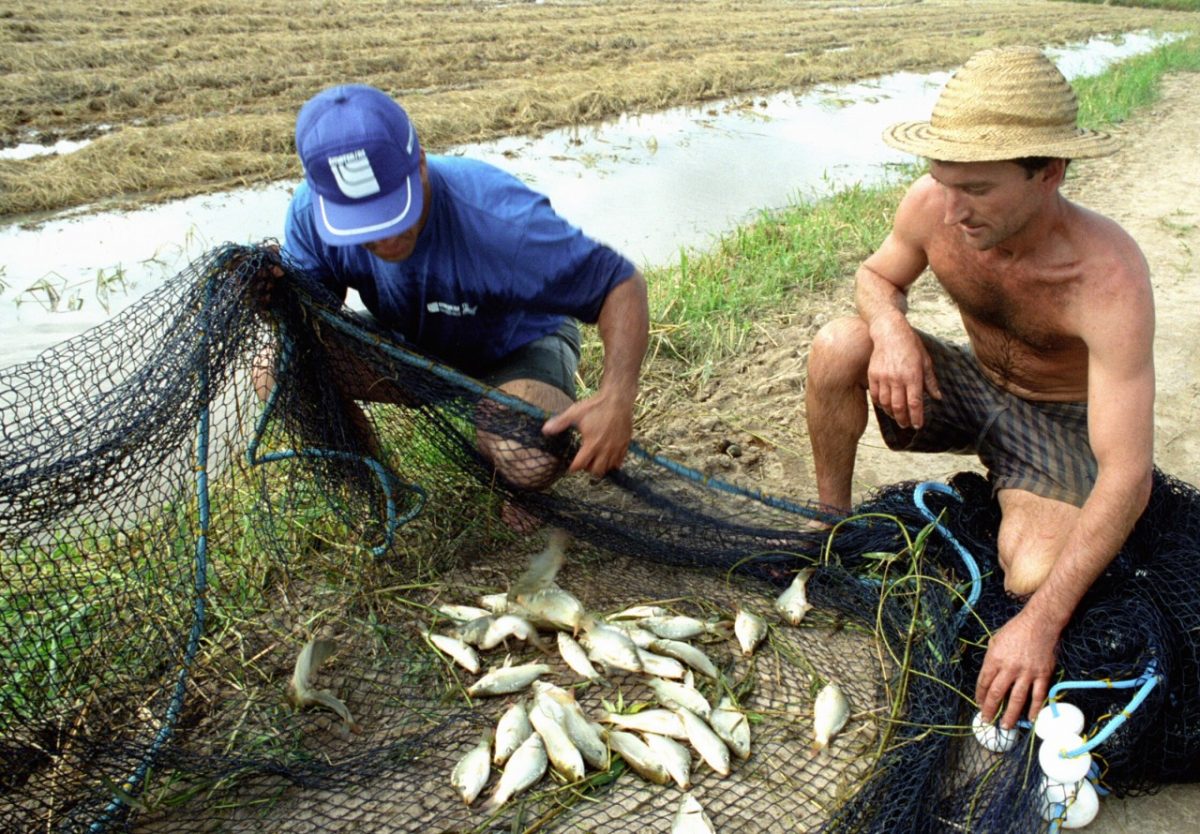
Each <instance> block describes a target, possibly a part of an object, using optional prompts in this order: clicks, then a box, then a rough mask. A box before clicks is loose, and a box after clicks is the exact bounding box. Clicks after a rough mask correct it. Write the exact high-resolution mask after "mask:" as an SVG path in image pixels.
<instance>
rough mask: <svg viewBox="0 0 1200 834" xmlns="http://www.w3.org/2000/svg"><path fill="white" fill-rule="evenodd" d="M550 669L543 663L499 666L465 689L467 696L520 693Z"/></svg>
mask: <svg viewBox="0 0 1200 834" xmlns="http://www.w3.org/2000/svg"><path fill="white" fill-rule="evenodd" d="M549 672H550V667H549V666H547V665H546V664H544V663H525V664H522V665H520V666H501V667H499V668H497V669H492V670H491V671H490V672H488V673H487V674H486V675H484V676H483V677H482V678H480V679H479V680H477V681H475V683H473V684H471V685H470V686H469V687H467V694H468V695H508V694H509V693H512V692H520V691H521V690H522V689H524V688H525V687H527V686H529V684H531V683H533V682H534V681H535V680H537V679H538V678H540V677H541V676H542V675H546V674H549Z"/></svg>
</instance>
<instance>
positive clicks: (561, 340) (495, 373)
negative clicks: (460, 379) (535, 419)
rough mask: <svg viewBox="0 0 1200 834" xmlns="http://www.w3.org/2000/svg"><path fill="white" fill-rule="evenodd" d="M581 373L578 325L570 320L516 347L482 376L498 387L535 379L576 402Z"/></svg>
mask: <svg viewBox="0 0 1200 834" xmlns="http://www.w3.org/2000/svg"><path fill="white" fill-rule="evenodd" d="M577 370H579V324H578V323H577V322H576V321H575V319H571V318H568V319H566V320H565V321H564V322H563V323H562V325H561V326H560V327H559V328H558V330H556V331H555V332H553V333H551V334H550V335H548V336H543V337H542V338H540V339H535V340H534V341H532V342H530V343H529V344H527V345H525V346H524V347H520V348H517V349H516V350H514V351H513V352H512V353H510V354H508V356H505V357H504V358H503V359H501V360H500V361H499V362H498V363H497V364H496V365H495V366H493V367H492V368H489V369H488V370H487V371H486V372H485V373H483V374H482V375H481V376H480V381H482V382H486V383H487V384H488V385H491V386H492V387H493V388H499V387H500V386H501V385H503V384H504V383H506V382H512V381H513V380H514V379H536V380H537V381H538V382H544V383H546V384H547V385H553V386H554V387H555V388H557V389H558V390H560V391H562V392H563V393H565V394H566V395H567V396H568V397H570V398H571V399H575V372H576V371H577Z"/></svg>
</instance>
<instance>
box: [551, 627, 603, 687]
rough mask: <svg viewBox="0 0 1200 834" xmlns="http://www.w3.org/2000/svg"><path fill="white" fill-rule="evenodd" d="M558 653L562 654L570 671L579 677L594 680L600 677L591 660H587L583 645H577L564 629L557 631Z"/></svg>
mask: <svg viewBox="0 0 1200 834" xmlns="http://www.w3.org/2000/svg"><path fill="white" fill-rule="evenodd" d="M558 653H559V654H560V655H562V659H563V662H564V663H566V664H567V666H569V667H570V668H571V671H572V672H574V673H575V674H577V675H579V676H580V677H582V678H587V679H588V680H596V679H597V678H599V677H600V673H599V672H597V671H596V667H595V666H593V665H592V661H590V660H588V656H587V652H585V651H584V650H583V646H581V645H579V643H577V642H576V641H575V640H574V638H572V637H571V635H569V634H567V633H566V632H565V631H560V632H559V633H558Z"/></svg>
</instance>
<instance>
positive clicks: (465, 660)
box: [425, 631, 479, 675]
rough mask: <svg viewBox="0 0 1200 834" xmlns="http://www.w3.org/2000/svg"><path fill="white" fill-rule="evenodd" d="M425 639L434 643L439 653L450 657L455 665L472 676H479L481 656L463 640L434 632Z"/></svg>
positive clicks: (426, 634)
mask: <svg viewBox="0 0 1200 834" xmlns="http://www.w3.org/2000/svg"><path fill="white" fill-rule="evenodd" d="M425 639H427V640H428V641H429V642H430V643H432V644H433V645H434V646H435V647H436V648H437V650H438V651H440V652H443V653H444V654H448V655H450V657H451V658H452V659H453V660H454V662H455V663H457V664H458V665H459V666H461V667H463V668H464V669H466V670H467V671H468V672H470V673H471V674H473V675H476V674H479V655H477V654H476V653H475V650H474V649H472V648H471V647H470V646H468V645H467V644H466V643H464V642H463V641H462V640H459V639H458V638H457V637H451V636H450V635H449V634H435V633H433V632H432V631H427V632H425Z"/></svg>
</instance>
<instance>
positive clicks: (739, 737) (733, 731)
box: [708, 697, 750, 759]
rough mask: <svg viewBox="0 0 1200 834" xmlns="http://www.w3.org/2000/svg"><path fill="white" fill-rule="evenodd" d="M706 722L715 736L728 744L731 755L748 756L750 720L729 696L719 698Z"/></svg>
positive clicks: (740, 757)
mask: <svg viewBox="0 0 1200 834" xmlns="http://www.w3.org/2000/svg"><path fill="white" fill-rule="evenodd" d="M708 723H709V726H711V727H712V728H713V732H714V733H716V734H717V738H719V739H721V741H723V742H725V743H726V744H727V745H729V749H730V750H732V751H733V755H735V756H737V757H738V758H739V759H748V758H750V721H749V720H748V719H747V718H746V713H744V712H742V711H741V710H740V709H738V708H737V707H736V706H734V703H733V701H732V700H731V699H730V698H728V697H725V698H722V699H721V701H720V703H718V704H717V706H716V707H715V708H714V709H713V711H712V715H711V716H709V719H708Z"/></svg>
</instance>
